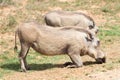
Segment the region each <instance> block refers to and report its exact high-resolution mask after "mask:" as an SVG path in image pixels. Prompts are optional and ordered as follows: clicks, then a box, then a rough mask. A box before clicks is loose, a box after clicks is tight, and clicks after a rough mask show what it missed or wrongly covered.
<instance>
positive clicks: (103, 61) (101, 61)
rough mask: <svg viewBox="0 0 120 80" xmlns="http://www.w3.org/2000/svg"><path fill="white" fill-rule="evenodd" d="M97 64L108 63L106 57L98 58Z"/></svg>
mask: <svg viewBox="0 0 120 80" xmlns="http://www.w3.org/2000/svg"><path fill="white" fill-rule="evenodd" d="M96 62H97V63H98V64H102V63H106V58H105V57H104V58H97V59H96Z"/></svg>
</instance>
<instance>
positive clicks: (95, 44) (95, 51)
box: [88, 38, 106, 64]
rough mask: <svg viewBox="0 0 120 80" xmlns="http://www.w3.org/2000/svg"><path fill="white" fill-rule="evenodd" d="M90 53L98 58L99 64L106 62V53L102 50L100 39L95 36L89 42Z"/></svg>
mask: <svg viewBox="0 0 120 80" xmlns="http://www.w3.org/2000/svg"><path fill="white" fill-rule="evenodd" d="M89 45H90V46H89V49H88V55H89V56H91V57H92V58H94V59H95V60H96V62H97V63H98V64H102V63H105V62H106V54H105V53H104V52H103V51H102V50H100V48H99V45H100V41H99V39H98V38H94V39H93V40H92V42H91V44H89Z"/></svg>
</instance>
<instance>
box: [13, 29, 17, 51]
mask: <svg viewBox="0 0 120 80" xmlns="http://www.w3.org/2000/svg"><path fill="white" fill-rule="evenodd" d="M16 38H17V30H16V31H15V46H14V52H17V49H18V48H17V42H16V41H17V39H16Z"/></svg>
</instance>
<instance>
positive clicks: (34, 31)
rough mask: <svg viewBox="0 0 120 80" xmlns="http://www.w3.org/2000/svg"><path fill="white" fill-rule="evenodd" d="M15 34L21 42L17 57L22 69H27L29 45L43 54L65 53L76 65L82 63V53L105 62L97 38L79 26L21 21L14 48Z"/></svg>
mask: <svg viewBox="0 0 120 80" xmlns="http://www.w3.org/2000/svg"><path fill="white" fill-rule="evenodd" d="M16 35H18V37H19V40H20V44H21V51H20V53H19V59H20V63H21V69H22V71H26V70H27V69H28V66H27V62H26V56H27V53H28V51H29V48H30V47H32V48H33V49H34V50H35V51H37V52H39V53H41V54H44V55H50V56H52V55H60V54H67V55H68V56H69V57H70V58H71V60H72V62H73V63H74V64H75V66H76V67H81V66H82V65H83V62H82V60H81V57H80V56H82V55H89V56H91V57H93V58H94V59H95V60H96V61H97V62H98V63H103V62H105V54H104V53H103V52H102V51H101V50H100V49H99V48H98V45H99V40H97V38H94V37H91V34H90V33H89V32H88V31H86V30H83V29H80V28H78V29H77V28H74V29H72V28H70V27H69V28H65V27H63V28H61V27H60V28H53V27H49V26H46V25H39V24H37V23H35V22H28V23H23V24H21V25H19V26H18V28H17V30H16V33H15V48H17V46H16Z"/></svg>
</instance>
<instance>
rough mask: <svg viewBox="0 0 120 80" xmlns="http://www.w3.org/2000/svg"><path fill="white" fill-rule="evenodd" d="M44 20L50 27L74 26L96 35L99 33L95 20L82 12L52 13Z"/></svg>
mask: <svg viewBox="0 0 120 80" xmlns="http://www.w3.org/2000/svg"><path fill="white" fill-rule="evenodd" d="M44 20H45V22H46V24H47V25H49V26H54V27H63V26H64V27H65V26H74V27H82V28H84V29H87V30H90V31H91V32H93V33H94V34H96V33H97V32H98V27H97V26H96V25H95V22H94V20H93V19H92V18H91V17H90V16H88V15H85V14H84V13H81V12H71V11H51V12H49V13H47V14H46V15H45V18H44Z"/></svg>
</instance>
